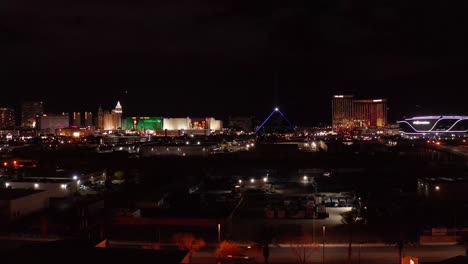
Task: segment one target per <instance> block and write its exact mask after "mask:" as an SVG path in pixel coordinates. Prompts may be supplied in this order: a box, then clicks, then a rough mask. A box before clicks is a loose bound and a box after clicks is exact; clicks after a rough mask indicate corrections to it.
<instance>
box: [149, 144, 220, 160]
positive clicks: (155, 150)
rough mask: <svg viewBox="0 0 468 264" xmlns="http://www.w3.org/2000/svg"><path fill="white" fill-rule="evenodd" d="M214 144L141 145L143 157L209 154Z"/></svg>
mask: <svg viewBox="0 0 468 264" xmlns="http://www.w3.org/2000/svg"><path fill="white" fill-rule="evenodd" d="M214 148H215V146H214V145H205V144H203V145H202V144H200V145H197V144H196V143H195V144H192V145H164V146H162V145H144V146H141V147H140V155H141V157H151V156H207V155H209V154H210V153H211V152H213V149H214Z"/></svg>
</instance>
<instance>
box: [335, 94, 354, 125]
mask: <svg viewBox="0 0 468 264" xmlns="http://www.w3.org/2000/svg"><path fill="white" fill-rule="evenodd" d="M353 101H354V95H334V96H333V98H332V126H333V129H347V128H351V127H352V126H353V115H354V110H353V109H354V108H353V103H354V102H353Z"/></svg>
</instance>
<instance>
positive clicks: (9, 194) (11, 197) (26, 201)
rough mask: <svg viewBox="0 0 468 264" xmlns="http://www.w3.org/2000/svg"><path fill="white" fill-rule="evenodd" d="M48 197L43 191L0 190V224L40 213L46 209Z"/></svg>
mask: <svg viewBox="0 0 468 264" xmlns="http://www.w3.org/2000/svg"><path fill="white" fill-rule="evenodd" d="M48 204H49V197H48V196H47V193H46V192H45V191H43V190H30V189H11V188H4V189H0V223H9V222H12V221H14V220H16V219H19V218H22V217H24V216H27V215H30V214H32V213H35V212H38V211H41V210H43V209H45V208H47V207H48Z"/></svg>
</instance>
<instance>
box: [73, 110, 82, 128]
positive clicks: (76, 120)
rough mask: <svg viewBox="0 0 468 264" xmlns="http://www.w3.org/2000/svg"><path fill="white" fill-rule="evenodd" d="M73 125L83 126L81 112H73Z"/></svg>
mask: <svg viewBox="0 0 468 264" xmlns="http://www.w3.org/2000/svg"><path fill="white" fill-rule="evenodd" d="M72 126H76V127H81V126H82V122H81V113H80V112H73V113H72Z"/></svg>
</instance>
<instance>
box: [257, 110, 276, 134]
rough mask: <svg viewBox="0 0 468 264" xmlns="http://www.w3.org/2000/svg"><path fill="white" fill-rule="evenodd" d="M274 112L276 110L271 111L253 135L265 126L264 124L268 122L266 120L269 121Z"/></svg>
mask: <svg viewBox="0 0 468 264" xmlns="http://www.w3.org/2000/svg"><path fill="white" fill-rule="evenodd" d="M275 112H276V110H273V111H272V112H271V114H270V115H269V116H268V117H267V118H266V119H265V121H263V123H262V124H261V125H260V126H259V127H258V128H257V130H255V133H257V132H258V131H260V129H262V127H263V126H264V125H265V123H266V122H268V120H270V118H271V116H272V115H273V114H274V113H275Z"/></svg>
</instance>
